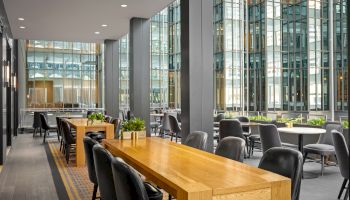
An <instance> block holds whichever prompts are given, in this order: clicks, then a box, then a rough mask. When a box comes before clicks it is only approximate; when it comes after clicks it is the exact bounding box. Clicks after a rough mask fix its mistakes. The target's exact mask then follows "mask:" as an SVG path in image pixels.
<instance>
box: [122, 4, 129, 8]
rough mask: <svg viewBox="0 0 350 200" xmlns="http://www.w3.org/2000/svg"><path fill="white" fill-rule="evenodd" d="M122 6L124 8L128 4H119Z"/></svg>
mask: <svg viewBox="0 0 350 200" xmlns="http://www.w3.org/2000/svg"><path fill="white" fill-rule="evenodd" d="M120 6H121V7H122V8H126V7H128V5H126V4H122V5H120Z"/></svg>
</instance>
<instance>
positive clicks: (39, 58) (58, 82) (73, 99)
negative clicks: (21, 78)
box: [26, 40, 102, 108]
mask: <svg viewBox="0 0 350 200" xmlns="http://www.w3.org/2000/svg"><path fill="white" fill-rule="evenodd" d="M26 53H27V57H26V59H27V60H26V61H27V69H26V78H27V85H26V87H27V88H26V100H27V107H28V108H82V107H85V108H86V107H87V108H95V107H97V104H98V88H99V85H98V80H99V74H100V70H101V55H102V48H101V47H100V45H99V44H94V43H80V42H60V41H39V40H28V41H27V45H26Z"/></svg>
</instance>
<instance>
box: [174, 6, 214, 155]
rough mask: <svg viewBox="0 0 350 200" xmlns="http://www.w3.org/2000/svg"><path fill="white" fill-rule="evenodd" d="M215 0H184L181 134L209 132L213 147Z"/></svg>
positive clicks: (210, 146)
mask: <svg viewBox="0 0 350 200" xmlns="http://www.w3.org/2000/svg"><path fill="white" fill-rule="evenodd" d="M213 74H214V69H213V1H212V0H182V1H181V121H182V125H181V129H182V131H181V134H182V139H181V140H182V141H184V140H185V139H186V138H187V136H188V135H189V134H190V133H191V132H193V131H204V132H207V133H208V134H209V138H208V147H209V148H208V151H212V150H213V107H214V104H213V102H214V100H213V99H214V95H213V93H214V91H213V90H214V88H213V85H214V83H213V82H214V81H213V76H214V75H213Z"/></svg>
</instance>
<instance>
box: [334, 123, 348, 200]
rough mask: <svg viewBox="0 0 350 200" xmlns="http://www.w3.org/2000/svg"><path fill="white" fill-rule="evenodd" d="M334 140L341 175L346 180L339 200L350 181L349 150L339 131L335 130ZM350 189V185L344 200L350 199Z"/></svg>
mask: <svg viewBox="0 0 350 200" xmlns="http://www.w3.org/2000/svg"><path fill="white" fill-rule="evenodd" d="M332 138H333V142H334V149H335V154H336V155H337V161H338V165H339V169H340V173H341V175H342V176H343V178H344V181H343V184H342V186H341V188H340V191H339V194H338V199H340V198H341V196H342V194H343V191H344V188H345V186H346V183H347V182H348V181H349V178H350V175H349V169H350V164H349V156H350V155H349V149H348V147H347V145H346V141H345V137H344V135H343V134H341V133H340V132H339V131H336V130H333V131H332ZM349 187H350V183H349V184H348V186H347V189H346V192H345V196H344V200H347V199H348V198H349Z"/></svg>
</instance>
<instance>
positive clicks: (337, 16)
mask: <svg viewBox="0 0 350 200" xmlns="http://www.w3.org/2000/svg"><path fill="white" fill-rule="evenodd" d="M333 8H334V12H333V13H334V14H333V19H334V22H333V25H334V26H333V27H334V32H335V33H334V37H335V40H334V69H335V73H334V77H335V82H334V85H335V90H334V94H335V110H336V111H344V110H345V111H346V110H348V109H349V107H348V106H349V105H347V100H348V87H349V86H348V81H347V78H348V77H349V72H348V69H347V60H348V59H347V52H348V46H347V39H348V37H347V24H346V17H347V13H346V0H334V5H333Z"/></svg>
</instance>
